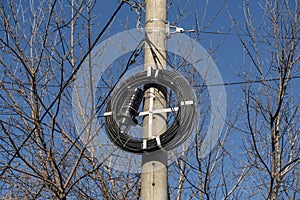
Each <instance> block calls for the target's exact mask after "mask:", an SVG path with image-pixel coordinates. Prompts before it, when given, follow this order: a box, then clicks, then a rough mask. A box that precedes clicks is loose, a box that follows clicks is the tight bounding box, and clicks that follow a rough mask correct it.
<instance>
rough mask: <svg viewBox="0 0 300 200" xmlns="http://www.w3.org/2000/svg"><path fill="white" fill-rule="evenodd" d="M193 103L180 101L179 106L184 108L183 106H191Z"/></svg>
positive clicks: (191, 101)
mask: <svg viewBox="0 0 300 200" xmlns="http://www.w3.org/2000/svg"><path fill="white" fill-rule="evenodd" d="M193 104H194V101H193V100H189V101H182V102H180V105H181V106H185V105H193Z"/></svg>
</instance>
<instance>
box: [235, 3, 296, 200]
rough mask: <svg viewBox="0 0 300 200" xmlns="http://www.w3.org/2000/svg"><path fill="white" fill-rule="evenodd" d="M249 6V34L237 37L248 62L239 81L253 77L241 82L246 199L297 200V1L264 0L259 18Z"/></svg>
mask: <svg viewBox="0 0 300 200" xmlns="http://www.w3.org/2000/svg"><path fill="white" fill-rule="evenodd" d="M252 6H253V5H252V4H251V3H250V2H248V1H246V2H245V6H244V13H245V25H246V34H247V35H249V39H244V38H240V41H241V43H242V45H243V47H244V49H245V52H246V54H247V56H248V58H249V59H247V61H246V63H245V65H246V66H247V67H248V66H250V69H249V70H250V71H249V72H248V73H247V74H245V81H246V82H248V83H249V80H255V81H258V82H259V83H257V84H253V83H249V84H246V85H245V87H244V95H245V104H244V106H245V111H246V116H245V117H246V119H247V121H246V129H245V132H246V133H247V135H248V137H247V138H248V139H249V140H248V141H247V142H245V143H246V145H245V150H246V152H247V157H248V158H249V159H250V163H249V164H250V165H249V167H250V168H251V176H250V177H249V178H248V179H247V180H248V181H249V182H251V183H252V184H250V187H249V188H248V191H249V194H250V195H251V197H252V198H264V199H270V200H271V199H272V200H275V199H298V198H299V190H300V185H299V173H298V172H299V163H300V154H299V152H300V149H299V147H300V146H299V145H300V144H299V130H300V129H299V102H297V101H298V100H299V99H297V95H296V94H297V93H298V92H297V89H296V88H297V87H298V86H297V79H298V78H299V59H300V54H299V39H300V38H299V31H300V29H299V28H300V26H299V14H300V10H299V1H286V0H283V1H279V0H274V1H271V0H265V1H263V2H262V3H261V5H260V6H261V11H262V12H260V13H262V14H261V19H260V20H259V21H258V20H254V18H253V15H255V13H257V11H254V10H252V9H251V7H252ZM256 19H257V17H256ZM251 179H252V180H251ZM250 191H252V192H250Z"/></svg>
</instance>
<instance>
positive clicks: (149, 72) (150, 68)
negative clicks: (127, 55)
mask: <svg viewBox="0 0 300 200" xmlns="http://www.w3.org/2000/svg"><path fill="white" fill-rule="evenodd" d="M151 72H152V67H151V66H148V68H147V76H151Z"/></svg>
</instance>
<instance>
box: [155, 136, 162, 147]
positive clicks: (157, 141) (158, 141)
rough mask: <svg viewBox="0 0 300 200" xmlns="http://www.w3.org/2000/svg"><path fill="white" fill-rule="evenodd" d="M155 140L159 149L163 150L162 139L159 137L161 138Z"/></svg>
mask: <svg viewBox="0 0 300 200" xmlns="http://www.w3.org/2000/svg"><path fill="white" fill-rule="evenodd" d="M155 140H156V143H157V146H158V147H159V148H162V146H161V142H160V137H159V136H157V137H155Z"/></svg>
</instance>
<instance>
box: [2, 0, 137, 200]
mask: <svg viewBox="0 0 300 200" xmlns="http://www.w3.org/2000/svg"><path fill="white" fill-rule="evenodd" d="M124 3H125V1H122V2H121V4H120V5H119V8H118V9H120V8H121V6H122V5H123V4H124ZM94 5H95V2H94V1H74V0H72V1H58V0H54V1H40V2H34V1H27V2H22V1H20V2H17V1H8V2H7V3H2V4H1V10H0V14H1V39H0V45H1V56H0V63H1V69H0V70H1V81H0V88H1V95H0V110H1V111H0V113H1V119H0V125H1V128H0V130H1V134H0V138H1V139H0V158H1V159H0V160H1V161H0V188H1V192H0V196H1V198H4V199H14V198H16V199H38V198H42V199H47V198H50V199H53V198H56V199H66V198H67V197H77V198H80V199H93V198H94V199H99V198H105V199H128V198H129V197H130V196H134V197H135V196H138V195H137V194H136V192H138V190H137V189H135V190H134V189H133V188H137V187H138V184H137V181H138V180H139V176H134V175H128V174H125V175H124V174H122V173H112V172H111V171H109V170H107V169H106V167H105V166H103V165H102V164H103V160H98V159H97V158H95V157H93V155H91V153H90V152H89V151H87V146H88V145H89V143H90V141H91V140H92V138H93V137H90V138H88V140H86V141H82V140H79V136H78V134H77V133H76V128H75V126H74V122H73V119H72V113H71V108H72V105H71V104H70V102H72V100H71V98H72V96H71V94H72V93H71V90H72V88H71V87H70V86H72V85H73V84H76V82H74V80H76V73H77V71H78V69H79V68H80V66H81V65H82V61H83V60H84V59H85V58H86V57H87V56H88V55H89V52H90V51H91V50H92V48H93V47H94V46H95V44H96V43H97V41H99V39H100V36H101V34H102V35H103V32H104V29H103V31H102V32H101V31H98V32H100V33H101V34H99V35H98V36H97V37H95V38H92V37H93V36H95V34H94V35H92V28H95V29H96V28H99V24H96V23H95V24H96V25H94V26H93V25H92V23H93V21H94V20H95V16H94V15H93V14H92V13H94V10H93V9H94ZM114 14H116V13H114ZM112 19H113V18H111V19H110V20H109V23H110V22H111V21H112ZM105 23H106V22H103V24H105ZM109 23H108V24H109ZM102 26H103V25H102ZM107 26H108V25H106V27H105V29H106V28H107ZM87 89H88V88H87ZM86 129H87V130H88V129H89V123H88V122H87V128H86ZM93 134H95V133H93ZM125 179H127V181H126V184H121V183H124V181H123V180H125Z"/></svg>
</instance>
